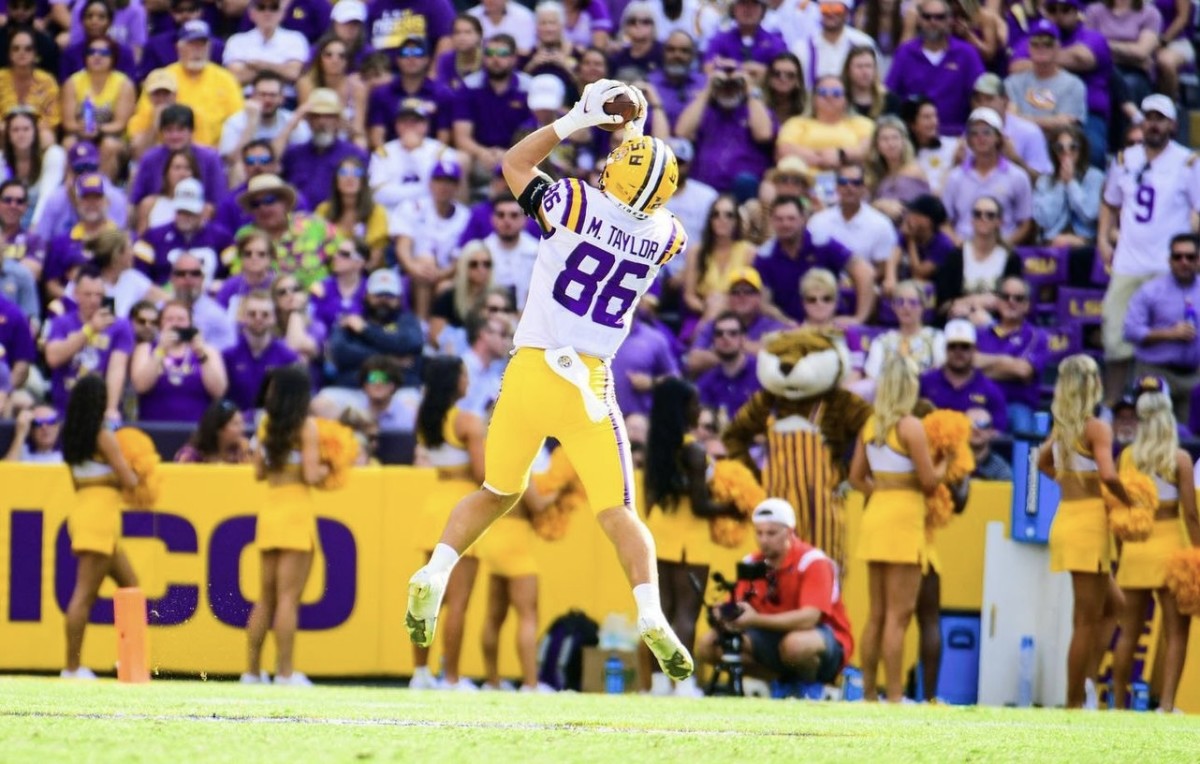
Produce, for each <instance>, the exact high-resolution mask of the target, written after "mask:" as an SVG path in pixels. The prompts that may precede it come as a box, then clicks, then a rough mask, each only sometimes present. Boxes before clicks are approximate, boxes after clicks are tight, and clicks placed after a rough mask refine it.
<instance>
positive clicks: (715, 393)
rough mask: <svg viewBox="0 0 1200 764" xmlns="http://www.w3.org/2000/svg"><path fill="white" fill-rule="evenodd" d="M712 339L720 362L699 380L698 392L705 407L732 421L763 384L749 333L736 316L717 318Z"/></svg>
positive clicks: (713, 325)
mask: <svg viewBox="0 0 1200 764" xmlns="http://www.w3.org/2000/svg"><path fill="white" fill-rule="evenodd" d="M712 336H713V353H714V355H716V357H717V361H718V362H719V363H718V365H717V366H716V367H715V368H712V369H709V370H708V371H706V372H705V373H703V374H701V375H700V376H699V378H697V379H696V390H697V392H698V393H699V394H700V403H701V405H704V406H711V407H712V408H715V409H717V410H718V411H719V412H721V416H722V417H723V418H724V419H725V420H726V421H728V420H730V419H733V416H734V414H736V413H737V412H738V410H739V409H740V408H741V407H742V405H743V404H745V403H746V401H748V400H750V396H752V395H754V394H755V393H756V392H758V391H759V390H761V389H762V383H761V382H759V381H758V368H757V365H756V364H755V363H754V356H752V355H751V354H750V353H747V352H746V331H745V328H744V327H743V325H742V321H741V319H740V318H738V317H737V314H736V313H734V312H733V311H729V310H727V311H725V312H724V313H721V314H720V315H719V316H717V317H716V318H715V319H713V323H712Z"/></svg>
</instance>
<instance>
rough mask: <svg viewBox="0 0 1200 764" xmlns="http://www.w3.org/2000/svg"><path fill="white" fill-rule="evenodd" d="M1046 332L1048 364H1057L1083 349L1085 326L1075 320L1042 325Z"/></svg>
mask: <svg viewBox="0 0 1200 764" xmlns="http://www.w3.org/2000/svg"><path fill="white" fill-rule="evenodd" d="M1042 331H1044V332H1045V333H1046V346H1047V348H1048V349H1049V353H1047V355H1046V366H1057V365H1058V364H1059V363H1060V362H1062V360H1063V359H1064V358H1066V357H1067V356H1069V355H1074V354H1075V353H1078V352H1080V351H1082V350H1083V327H1082V326H1080V325H1079V324H1077V323H1075V322H1074V321H1067V322H1060V323H1058V324H1057V325H1055V326H1045V327H1042Z"/></svg>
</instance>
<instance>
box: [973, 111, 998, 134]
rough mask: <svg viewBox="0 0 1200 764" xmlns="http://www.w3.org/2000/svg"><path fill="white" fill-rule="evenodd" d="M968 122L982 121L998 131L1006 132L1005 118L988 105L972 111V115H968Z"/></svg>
mask: <svg viewBox="0 0 1200 764" xmlns="http://www.w3.org/2000/svg"><path fill="white" fill-rule="evenodd" d="M967 122H982V123H983V124H985V125H987V126H988V127H990V128H992V129H993V130H995V131H996V132H998V133H1002V132H1004V120H1003V119H1001V118H1000V115H999V114H997V113H996V110H995V109H989V108H988V107H986V106H980V107H979V108H978V109H975V110H974V111H972V112H971V116H970V117H967Z"/></svg>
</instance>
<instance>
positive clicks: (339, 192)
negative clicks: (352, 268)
mask: <svg viewBox="0 0 1200 764" xmlns="http://www.w3.org/2000/svg"><path fill="white" fill-rule="evenodd" d="M316 214H317V215H319V216H320V217H323V218H325V219H326V220H328V221H329V222H330V223H331V224H332V225H333V227H334V228H336V229H337V232H338V233H339V234H341V235H342V236H344V237H346V238H349V239H361V240H362V241H364V242H366V244H367V247H368V249H369V250H370V257H369V258H368V262H370V263H382V262H383V250H384V248H386V247H387V244H388V216H387V211H386V210H384V208H383V207H382V206H380V205H378V204H376V203H375V200H374V199H373V198H372V197H371V187H370V186H369V185H367V179H366V165H365V164H364V163H363V161H362V160H361V159H359V158H358V157H355V156H350V157H346V158H345V159H343V160H342V161H341V162H340V163H339V164H338V167H337V174H336V175H335V176H334V179H333V188H332V189H330V193H329V199H327V200H326V201H324V202H321V203H320V204H319V205H317V209H316Z"/></svg>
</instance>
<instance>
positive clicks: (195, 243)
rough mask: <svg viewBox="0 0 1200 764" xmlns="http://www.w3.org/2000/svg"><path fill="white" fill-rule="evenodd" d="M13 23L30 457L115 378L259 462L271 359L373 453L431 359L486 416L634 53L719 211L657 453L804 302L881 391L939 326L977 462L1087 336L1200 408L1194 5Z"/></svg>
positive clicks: (288, 4)
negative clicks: (553, 222) (539, 215)
mask: <svg viewBox="0 0 1200 764" xmlns="http://www.w3.org/2000/svg"><path fill="white" fill-rule="evenodd" d="M2 18H3V26H0V149H2V150H0V253H2V256H0V419H12V420H14V421H15V425H14V427H15V438H14V440H13V443H12V446H11V448H10V449H9V451H8V454H7V457H6V458H8V459H11V460H20V461H56V460H61V458H62V456H61V452H60V450H59V448H58V445H57V444H58V441H59V439H60V438H59V430H60V428H61V425H60V421H61V417H62V416H63V414H64V412H65V408H66V404H67V401H68V398H69V396H70V393H71V391H72V389H73V388H74V386H75V383H76V381H77V380H80V379H82V378H84V377H86V376H88V375H96V376H98V377H100V378H101V379H102V380H103V382H104V387H105V398H106V404H105V418H106V419H107V420H108V421H109V422H110V423H111V424H116V423H121V422H126V423H145V424H146V425H147V426H149V425H150V424H151V423H153V424H160V423H173V424H176V425H179V426H182V427H187V428H194V430H195V434H194V436H193V437H192V439H191V441H190V442H189V443H188V444H187V445H186V446H184V447H183V448H182V449H181V450H180V451H179V452H178V454H173V455H172V454H168V456H175V458H176V459H177V460H179V461H188V462H202V461H208V462H245V461H247V460H249V458H250V448H249V445H248V441H247V437H246V436H247V434H248V429H249V427H250V426H252V425H253V423H254V421H255V420H256V418H257V417H258V416H259V414H260V413H261V409H262V405H263V388H264V382H265V380H266V379H267V378H268V375H269V373H270V372H271V371H272V370H273V369H277V368H280V367H288V366H292V365H295V364H300V365H302V366H303V367H304V369H305V370H306V371H307V374H308V378H309V379H310V381H311V387H312V389H313V392H314V397H313V408H314V411H316V412H317V413H320V414H322V415H324V416H328V417H331V418H337V419H341V420H342V421H343V422H346V423H348V424H350V425H351V426H352V427H353V428H354V429H355V430H356V431H357V433H358V435H359V437H360V442H361V444H362V446H363V449H362V450H363V458H364V460H371V459H374V458H376V456H377V454H376V453H375V448H376V446H377V444H378V441H379V435H380V433H383V432H403V433H414V432H416V431H417V430H418V429H420V428H419V425H418V412H419V410H420V407H421V404H422V400H423V397H425V396H424V392H423V388H422V384H423V381H424V380H426V367H427V366H430V365H431V361H430V357H431V356H457V357H459V358H461V367H462V369H464V370H465V372H466V375H467V380H468V382H467V385H466V389H465V391H464V392H463V394H462V395H461V397H460V398H459V399H457V400H456V401H445V402H444V403H445V404H446V405H447V406H449V405H450V404H451V403H453V404H454V405H456V406H457V408H458V410H460V411H463V412H469V413H473V414H476V415H478V416H480V417H484V416H486V412H487V411H488V408H489V406H490V404H491V403H492V402H493V401H494V400H495V398H496V395H497V394H498V390H499V385H500V379H501V376H502V374H503V371H504V367H505V364H506V362H507V359H508V353H509V350H510V349H511V346H512V336H513V331H514V328H515V326H516V321H517V318H518V317H519V315H520V313H521V310H522V307H523V305H524V302H525V299H526V297H527V292H528V285H529V280H530V275H531V272H532V269H533V265H534V261H535V259H536V256H537V247H538V236H539V229H538V226H537V224H536V223H535V221H533V220H531V219H528V218H526V216H525V215H524V213H523V212H522V209H521V206H520V205H519V204H518V202H517V200H516V199H514V198H513V196H512V194H511V192H510V191H509V190H508V188H507V186H506V184H505V183H504V180H503V178H502V177H501V176H500V171H499V170H500V160H501V157H502V156H503V154H504V152H505V151H506V150H507V149H508V148H510V147H511V146H513V144H514V143H515V142H516V141H518V140H520V139H521V138H522V137H523V136H525V135H527V134H529V133H530V132H531V131H532V130H535V129H537V128H538V127H540V126H545V125H548V124H550V123H552V122H554V120H555V119H557V118H558V117H560V116H562V115H563V114H565V113H566V112H567V110H568V109H569V108H570V106H571V105H572V104H573V103H574V102H575V101H576V99H577V98H578V95H579V94H580V92H581V91H582V89H583V87H585V86H586V85H588V84H589V83H592V82H595V81H597V80H599V79H601V78H605V77H613V78H616V79H619V80H622V81H625V82H628V83H631V84H634V85H635V86H636V87H638V88H640V89H641V91H642V92H643V93H644V95H645V98H646V101H647V104H648V107H649V115H648V121H647V130H648V131H649V132H650V133H651V134H652V135H654V136H655V137H658V138H662V139H664V140H666V141H667V142H668V144H669V145H670V146H671V148H672V149H673V151H674V153H675V155H676V157H677V159H678V162H679V172H680V177H679V188H678V192H677V193H676V194H675V196H674V197H673V198H672V199H671V200H670V202H669V203H668V204H667V208H668V209H669V210H671V211H672V212H673V213H674V214H675V215H676V216H678V218H679V220H680V221H681V222H682V224H683V226H684V228H685V229H686V231H687V232H688V234H689V239H690V242H691V243H690V246H689V248H688V250H687V251H686V253H685V254H684V256H682V257H677V258H675V259H673V260H672V261H671V262H670V263H669V264H668V266H667V267H666V268H665V269H664V271H663V274H662V276H661V278H660V280H659V282H658V283H656V284H655V285H654V287H653V289H652V291H651V293H650V295H648V296H647V298H646V299H644V300H642V301H641V302H640V303H639V306H638V309H637V313H636V315H635V318H634V322H633V325H632V326H631V327H630V334H629V337H628V339H627V341H626V342H625V343H624V345H623V346H622V347H621V349H620V351H619V352H618V353H617V355H616V357H615V359H614V361H613V368H614V377H615V386H616V399H617V402H618V404H619V406H620V408H621V409H622V411H623V412H624V414H625V417H626V422H627V427H628V431H629V433H630V436H631V443H632V450H633V452H634V457H635V460H638V461H641V463H642V464H644V463H645V462H644V461H643V460H645V459H647V458H648V457H647V449H648V445H652V444H648V443H647V440H648V438H647V430H648V429H649V425H650V423H651V419H652V404H653V400H654V391H655V389H656V386H658V385H660V384H661V383H662V382H663V380H665V379H672V378H688V379H690V380H691V381H692V382H693V383H694V386H695V389H696V390H697V391H698V404H699V413H698V415H697V416H696V417H695V424H694V426H693V425H692V424H689V425H688V426H689V427H690V428H692V429H693V430H694V438H692V437H691V436H689V440H688V442H687V443H688V445H687V448H688V449H691V448H692V446H691V445H690V444H691V443H693V442H694V443H696V444H699V446H700V447H703V449H705V450H707V452H708V453H709V454H710V455H719V454H720V453H721V452H722V451H723V448H724V446H723V445H722V440H721V438H720V434H721V431H722V430H723V428H724V427H725V426H726V424H727V423H728V422H729V421H730V419H731V418H732V417H733V416H734V415H735V414H736V412H737V411H738V410H739V409H740V408H741V406H742V404H744V403H745V402H746V401H747V400H748V399H749V398H750V396H751V395H753V394H754V392H755V391H756V390H758V389H759V384H760V383H759V380H758V377H757V374H756V365H755V362H754V358H755V354H756V353H757V351H758V349H759V346H760V343H761V341H762V339H763V337H764V336H765V335H766V334H768V333H769V332H771V331H772V330H774V329H778V328H782V327H791V326H804V327H809V328H813V329H818V330H823V331H828V332H830V333H833V334H835V335H836V336H838V337H839V338H841V339H840V340H839V341H844V342H845V343H846V347H847V349H848V351H849V357H850V359H851V364H852V369H851V373H850V374H849V375H848V379H847V381H846V386H847V387H848V389H850V390H852V391H853V392H855V393H857V394H859V395H860V396H862V397H863V398H864V399H866V400H868V401H870V400H873V399H874V397H875V394H876V391H877V389H878V383H879V381H880V379H881V378H883V376H884V372H885V369H886V368H887V366H888V364H889V362H890V361H892V360H893V359H895V358H896V357H898V356H899V357H904V358H907V359H910V360H911V361H912V363H913V365H914V366H915V368H916V370H917V372H919V374H920V376H919V392H920V396H921V397H922V398H926V399H928V400H930V401H931V402H932V403H933V404H935V405H936V406H938V407H940V408H950V409H956V410H960V411H964V412H966V413H967V414H968V415H969V417H970V419H971V421H972V426H973V428H974V431H973V433H972V446H973V448H974V449H975V451H976V457H977V465H978V466H977V471H976V475H977V476H979V477H984V478H989V479H1008V478H1010V477H1011V474H1012V472H1011V467H1010V466H1009V465H1008V464H1007V463H1005V461H1004V459H1003V458H1001V457H1000V456H999V455H998V454H997V453H995V452H993V451H991V450H990V447H989V443H990V442H991V441H992V440H993V439H994V438H995V437H997V436H998V435H1001V436H1003V435H1011V434H1013V433H1033V432H1034V431H1035V430H1036V429H1037V425H1036V424H1035V414H1036V413H1037V412H1039V411H1047V410H1048V409H1049V403H1050V398H1051V394H1052V392H1053V389H1054V381H1055V376H1056V371H1057V368H1056V367H1057V365H1058V363H1059V361H1060V360H1062V359H1064V358H1066V357H1068V356H1071V355H1073V354H1077V353H1079V352H1086V353H1088V354H1090V355H1093V356H1094V357H1096V358H1097V359H1101V360H1102V361H1103V373H1104V385H1103V389H1104V391H1105V393H1106V397H1105V400H1104V404H1105V411H1106V413H1107V415H1108V416H1110V417H1111V419H1112V420H1113V421H1114V431H1115V433H1116V439H1117V441H1118V442H1130V441H1131V440H1132V438H1133V429H1134V428H1133V427H1132V426H1128V425H1130V423H1131V422H1132V424H1134V425H1135V424H1136V416H1134V406H1135V398H1134V397H1131V396H1135V395H1136V393H1137V390H1136V389H1135V388H1132V387H1131V386H1130V380H1132V379H1135V378H1137V379H1150V380H1153V382H1154V385H1155V389H1154V390H1151V391H1149V392H1158V393H1167V394H1169V395H1170V396H1171V399H1172V404H1173V407H1174V414H1175V417H1176V418H1177V419H1178V421H1179V422H1180V431H1181V432H1183V433H1184V434H1187V432H1189V431H1190V432H1200V403H1198V402H1197V400H1196V398H1197V396H1200V387H1198V386H1197V384H1196V383H1197V381H1200V337H1198V336H1197V328H1198V326H1200V317H1198V314H1197V310H1198V305H1200V282H1198V281H1197V278H1196V277H1197V273H1198V270H1200V239H1197V237H1196V233H1195V231H1196V230H1197V221H1198V215H1200V161H1197V160H1198V158H1200V155H1197V154H1196V153H1195V152H1193V151H1191V150H1190V149H1189V148H1187V147H1186V146H1185V144H1184V142H1181V141H1182V138H1181V136H1182V135H1183V134H1185V133H1186V132H1187V129H1188V127H1189V119H1188V112H1187V111H1186V109H1185V106H1184V104H1185V103H1186V102H1187V100H1188V99H1187V98H1186V96H1188V95H1189V93H1190V94H1192V95H1194V94H1195V91H1196V84H1195V83H1196V78H1195V51H1194V47H1193V37H1194V35H1195V32H1196V29H1195V26H1194V24H1193V9H1192V4H1191V3H1190V2H1189V1H1188V0H1156V1H1155V2H1153V3H1148V2H1144V0H1103V2H1093V3H1090V4H1089V3H1085V2H1083V0H1045V2H1041V3H1035V2H1032V0H1017V1H1016V2H1013V1H1012V0H987V1H986V2H983V3H979V2H973V1H972V2H967V1H966V0H961V1H959V0H915V1H909V0H905V1H904V2H901V1H900V0H879V1H878V2H869V3H868V2H863V3H859V4H858V5H857V7H856V6H855V4H854V3H853V2H851V0H826V1H825V2H820V3H818V2H812V1H810V0H801V1H797V0H782V1H780V0H732V1H731V2H702V1H701V0H662V2H654V1H648V0H632V2H625V0H566V2H558V1H557V0H543V1H542V2H538V3H536V5H534V6H533V7H527V6H526V5H524V4H521V3H518V2H516V1H515V0H483V2H481V3H480V4H478V5H471V4H470V3H468V2H461V1H460V2H459V3H457V4H452V3H451V2H450V0H373V2H370V3H364V2H362V0H338V1H337V2H336V3H333V4H330V3H328V2H327V1H326V0H249V2H247V0H218V1H217V2H209V1H208V0H118V1H117V2H109V0H8V1H7V3H6V4H5V8H4V11H3V15H2ZM614 135H616V136H618V137H619V135H620V133H619V132H618V133H615V134H614V133H609V132H604V131H602V130H599V129H592V130H590V131H587V132H581V133H576V134H575V135H573V136H571V137H570V139H569V140H567V141H564V142H563V143H562V145H560V146H559V147H557V148H556V149H555V150H554V152H553V153H552V154H551V156H550V157H549V158H548V159H547V161H546V166H545V170H546V171H547V172H548V173H549V174H550V175H551V176H553V177H567V176H570V177H579V178H584V179H587V180H588V181H589V182H591V183H592V184H596V183H598V180H599V178H600V174H601V172H602V170H603V162H604V160H605V157H606V156H607V155H608V152H609V150H610V148H611V147H612V145H613V140H614ZM456 368H457V367H456ZM451 371H453V370H451ZM450 373H451V372H446V373H445V374H443V375H442V376H445V375H446V374H450ZM453 373H457V372H456V371H454V372H453ZM443 413H445V412H443ZM685 416H686V417H687V418H689V421H690V418H691V414H690V412H678V414H677V417H676V418H680V419H682V418H684V417H685ZM435 429H436V428H435ZM649 440H653V437H652V436H651V437H650V438H649ZM671 448H672V449H675V450H678V449H680V448H684V445H683V442H682V441H680V442H679V443H674V444H672V445H671ZM428 458H429V454H428V453H422V451H421V450H420V449H418V463H429V462H428ZM649 458H652V457H649ZM422 459H425V462H421V460H422ZM668 461H669V460H668ZM435 466H436V465H435ZM666 494H668V495H669V494H670V491H666ZM792 522H793V523H794V522H795V519H794V518H793V520H792ZM790 553H791V552H789V554H790ZM680 566H681V567H680V571H678V572H680V575H686V574H687V570H686V568H687V565H686V561H683V562H681V563H680ZM694 606H695V603H689V604H687V606H686V607H685V606H681V611H685V610H686V611H688V612H690V611H691V610H692V608H693V607H694ZM493 673H494V672H493Z"/></svg>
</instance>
